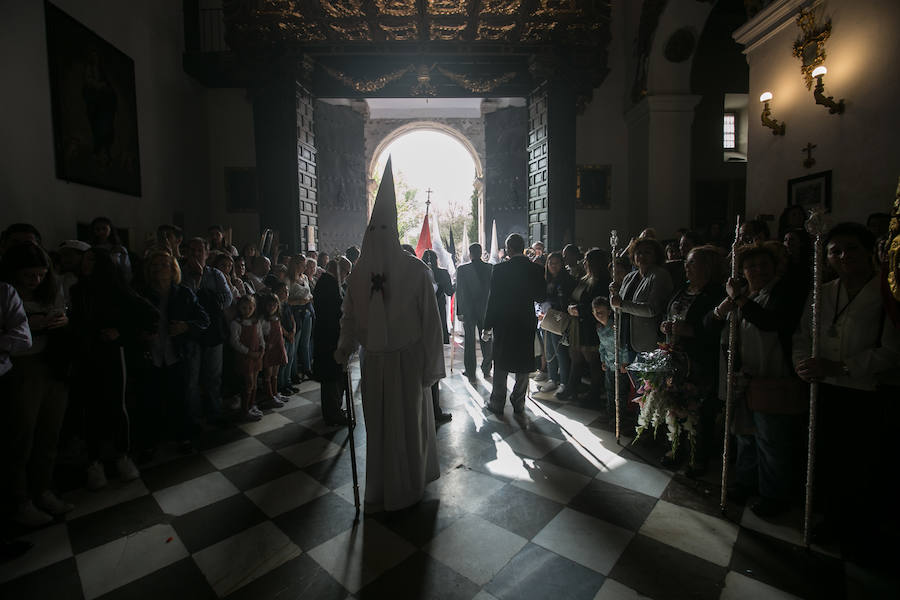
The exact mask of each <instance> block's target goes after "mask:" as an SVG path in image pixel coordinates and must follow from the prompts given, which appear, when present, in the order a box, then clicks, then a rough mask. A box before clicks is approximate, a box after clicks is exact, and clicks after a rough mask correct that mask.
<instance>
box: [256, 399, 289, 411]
mask: <svg viewBox="0 0 900 600" xmlns="http://www.w3.org/2000/svg"><path fill="white" fill-rule="evenodd" d="M259 406H260V408H265V409H267V410H268V409H272V408H281V407H282V406H284V402H282V401H281V400H279V399H278V396H272V397H271V398H268V399H266V400H263V401H262V402H260V403H259Z"/></svg>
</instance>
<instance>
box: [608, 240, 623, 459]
mask: <svg viewBox="0 0 900 600" xmlns="http://www.w3.org/2000/svg"><path fill="white" fill-rule="evenodd" d="M609 245H610V246H611V247H612V257H613V259H612V277H613V283H615V280H616V258H617V257H616V248H617V247H618V245H619V233H618V232H617V231H616V230H615V229H613V230H612V231H611V232H610V233H609ZM613 311H614V312H613V340H614V341H615V345H614V350H615V353H616V356H615V360H614V361H613V366H614V368H615V375H614V376H615V386H616V387H615V393H616V443H617V444H621V443H622V442H620V441H619V434H620V431H619V428H620V426H621V423H622V415H621V411H620V408H619V369H620V368H621V367H620V365H619V345H620V343H621V342H620V341H619V331H620V329H621V328H620V315H621V313H620V312H619V309H618V308H616V309H613Z"/></svg>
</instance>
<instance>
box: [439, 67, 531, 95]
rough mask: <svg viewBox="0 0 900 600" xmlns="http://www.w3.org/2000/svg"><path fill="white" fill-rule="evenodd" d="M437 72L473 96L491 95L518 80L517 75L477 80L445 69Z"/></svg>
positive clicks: (509, 74) (505, 74)
mask: <svg viewBox="0 0 900 600" xmlns="http://www.w3.org/2000/svg"><path fill="white" fill-rule="evenodd" d="M437 70H438V71H439V72H440V73H441V74H442V75H443V76H444V77H446V78H447V79H449V80H450V81H452V82H453V83H455V84H456V85H458V86H459V87H461V88H463V89H465V90H468V91H469V92H472V93H473V94H489V93H491V92H493V91H494V90H496V89H497V88H498V87H500V86H501V85H503V84H504V83H509V82H510V81H512V80H513V79H515V78H516V74H515V73H503V74H502V75H499V76H497V77H489V78H477V77H469V76H467V75H465V74H463V73H455V72H453V71H449V70H447V69H445V68H443V67H438V68H437Z"/></svg>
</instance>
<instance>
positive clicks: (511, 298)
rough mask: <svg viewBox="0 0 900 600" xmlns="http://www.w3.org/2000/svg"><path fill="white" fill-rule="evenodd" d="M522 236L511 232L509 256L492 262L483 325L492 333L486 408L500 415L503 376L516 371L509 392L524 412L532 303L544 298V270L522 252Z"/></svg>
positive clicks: (531, 365) (531, 360) (503, 397)
mask: <svg viewBox="0 0 900 600" xmlns="http://www.w3.org/2000/svg"><path fill="white" fill-rule="evenodd" d="M524 252H525V240H524V239H523V238H522V236H521V235H519V234H517V233H512V234H510V235H509V237H507V238H506V255H507V256H508V257H509V260H508V261H506V262H502V263H500V264H498V265H495V266H494V270H493V273H492V274H491V286H490V293H489V295H488V302H487V309H486V311H485V315H484V327H485V328H486V329H492V330H493V334H494V348H493V350H494V389H493V391H492V392H491V401H490V403H489V405H488V409H489V410H491V411H492V412H494V413H496V414H498V415H500V414H503V406H504V405H505V404H506V376H507V375H508V374H509V373H515V374H516V383H515V385H514V386H513V389H512V392H511V393H510V395H509V403H510V404H512V407H513V411H514V412H515V414H517V415H518V414H522V413H524V412H525V392H526V391H527V389H528V373H529V372H531V370H532V369H533V368H534V335H535V330H536V329H537V317H536V316H535V313H534V303H535V302H538V301H540V300H542V299H543V296H544V292H545V288H544V271H543V269H541V266H540V265H538V264H535V263H533V262H531V261H530V260H528V258H527V257H526V256H525V254H524Z"/></svg>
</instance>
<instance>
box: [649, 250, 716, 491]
mask: <svg viewBox="0 0 900 600" xmlns="http://www.w3.org/2000/svg"><path fill="white" fill-rule="evenodd" d="M723 263H724V260H723V256H722V254H721V252H720V251H719V249H718V248H716V247H715V246H696V247H695V248H693V249H692V250H691V251H690V252H689V253H688V255H687V258H686V260H685V261H684V274H685V280H686V283H685V284H684V285H683V286H682V287H681V288H680V289H678V291H676V292H675V294H674V295H673V296H672V299H671V300H670V301H669V306H668V309H667V310H666V320H665V321H663V322H662V323H661V324H660V331H661V332H662V333H664V334H665V335H666V337H667V339H668V340H669V341H670V342H671V343H672V345H673V346H674V347H675V349H676V350H677V351H680V352H684V353H685V354H687V357H688V361H689V364H690V375H689V377H688V381H690V383H692V384H693V385H694V386H696V388H697V396H698V399H699V400H700V423H699V431H698V432H697V442H698V443H697V452H696V455H694V456H693V459H694V460H693V462H692V463H691V464H690V466H689V474H691V475H699V474H701V473H702V472H703V471H704V470H705V465H706V461H707V459H708V458H709V456H710V454H711V450H712V448H711V446H712V442H713V434H712V432H713V426H714V422H715V416H716V413H717V412H718V409H719V399H718V395H717V392H718V388H717V385H716V382H717V378H718V370H717V367H716V365H717V364H718V363H717V359H718V356H719V336H720V333H721V331H722V326H721V322H720V321H717V320H715V319H712V318H711V315H712V311H713V309H714V308H715V307H716V306H718V304H719V302H720V301H721V300H722V298H723V297H724V296H725V290H724V289H723V287H722V276H723ZM675 461H676V457H675V456H674V455H673V454H671V453H667V454H666V455H664V456H663V459H662V462H663V464H664V465H666V466H674V464H675Z"/></svg>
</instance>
